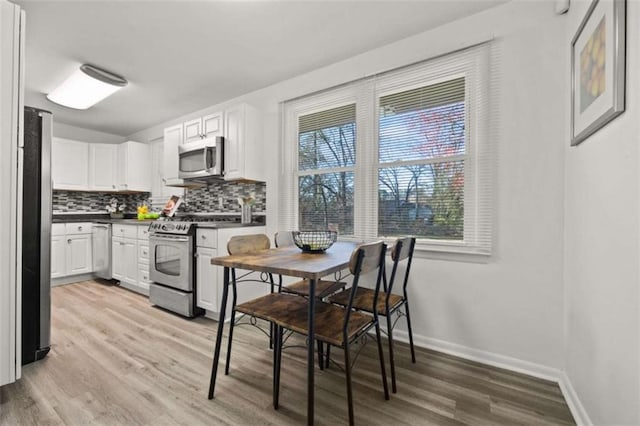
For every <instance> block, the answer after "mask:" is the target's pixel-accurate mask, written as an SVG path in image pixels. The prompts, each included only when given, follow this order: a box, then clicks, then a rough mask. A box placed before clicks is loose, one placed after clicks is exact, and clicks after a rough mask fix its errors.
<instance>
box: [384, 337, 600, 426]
mask: <svg viewBox="0 0 640 426" xmlns="http://www.w3.org/2000/svg"><path fill="white" fill-rule="evenodd" d="M393 337H394V340H397V341H400V342H405V343H409V335H408V334H407V332H406V331H404V330H398V329H396V330H395V331H394V332H393ZM413 343H414V344H415V345H416V346H419V347H422V348H427V349H432V350H434V351H438V352H443V353H446V354H449V355H453V356H457V357H460V358H464V359H468V360H470V361H476V362H480V363H482V364H487V365H491V366H493V367H498V368H504V369H505V370H509V371H514V372H516V373H521V374H526V375H528V376H533V377H537V378H539V379H544V380H549V381H552V382H555V383H558V386H560V391H561V392H562V396H563V397H564V399H565V401H566V402H567V405H568V406H569V410H570V411H571V414H572V415H573V419H574V420H575V421H576V424H577V425H578V426H593V423H592V422H591V420H590V419H589V416H588V414H587V411H586V410H585V409H584V406H583V405H582V403H581V402H580V398H578V394H577V393H576V392H575V390H574V389H573V386H572V385H571V381H570V380H569V377H568V376H567V374H566V373H565V372H564V371H562V370H560V369H557V368H552V367H547V366H544V365H540V364H536V363H533V362H529V361H524V360H521V359H517V358H512V357H509V356H505V355H499V354H496V353H493V352H487V351H482V350H479V349H474V348H470V347H468V346H463V345H459V344H456V343H451V342H446V341H444V340H438V339H433V338H430V337H424V336H416V335H415V334H414V335H413Z"/></svg>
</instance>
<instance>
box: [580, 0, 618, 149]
mask: <svg viewBox="0 0 640 426" xmlns="http://www.w3.org/2000/svg"><path fill="white" fill-rule="evenodd" d="M625 38H626V0H593V2H592V3H591V5H590V6H589V10H587V13H586V15H585V17H584V18H583V20H582V22H581V23H580V26H579V27H578V31H577V32H576V35H575V36H574V37H573V39H572V40H571V145H572V146H575V145H578V144H579V143H581V142H582V141H584V140H585V139H587V138H588V137H589V136H591V135H592V134H594V133H595V132H597V131H598V130H600V129H601V128H602V127H604V126H605V125H606V124H607V123H609V122H610V121H611V120H613V119H614V118H616V117H617V116H618V115H620V114H622V113H623V112H624V109H625V90H626V89H625V85H626V82H625V79H626V72H625V71H626V70H625V67H626V50H625V49H626V47H625V46H626V40H625Z"/></svg>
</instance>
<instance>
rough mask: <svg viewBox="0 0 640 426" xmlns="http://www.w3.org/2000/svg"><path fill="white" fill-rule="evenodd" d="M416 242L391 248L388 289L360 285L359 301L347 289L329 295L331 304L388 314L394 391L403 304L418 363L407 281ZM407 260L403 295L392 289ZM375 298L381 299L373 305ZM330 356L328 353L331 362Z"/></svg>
mask: <svg viewBox="0 0 640 426" xmlns="http://www.w3.org/2000/svg"><path fill="white" fill-rule="evenodd" d="M415 245H416V239H415V237H405V238H398V239H397V240H396V243H395V244H394V246H393V248H392V249H391V259H392V260H393V266H392V269H391V276H390V278H389V282H388V285H387V279H386V273H385V274H384V281H383V285H384V287H383V290H384V292H380V291H379V289H378V290H373V289H369V288H358V290H357V294H356V296H355V300H352V298H351V297H347V295H346V294H345V293H346V292H342V293H338V294H336V295H334V296H332V297H330V298H329V301H330V302H331V303H335V304H337V305H340V306H352V307H353V309H355V310H357V311H364V312H368V313H370V314H371V313H373V314H374V315H383V316H384V317H386V320H387V337H388V339H389V363H390V365H391V389H392V391H393V393H396V392H397V387H396V369H395V358H394V349H393V328H394V327H395V325H396V322H397V321H398V319H399V317H400V315H402V313H401V311H400V308H402V307H403V306H404V307H405V309H404V311H405V312H404V315H405V316H406V317H407V329H408V334H409V346H410V348H411V362H412V363H414V364H415V363H416V354H415V350H414V347H413V332H412V330H411V316H410V314H409V295H408V293H407V284H408V282H409V273H410V271H411V261H412V260H413V251H414V249H415ZM405 259H406V260H407V266H406V270H405V274H404V278H403V283H402V292H403V295H402V296H400V295H398V294H394V293H392V290H393V284H394V282H395V278H396V272H397V270H398V265H399V263H400V262H401V261H403V260H405ZM378 293H380V294H378ZM381 296H382V297H384V299H383V300H381ZM372 299H375V300H377V302H375V303H374V304H371V300H372ZM373 306H376V307H377V309H372V308H373ZM396 312H397V313H398V315H399V316H398V318H396V320H395V321H394V322H393V323H392V321H391V320H392V319H391V316H392V315H393V314H394V313H396ZM328 359H329V355H328V354H327V361H328Z"/></svg>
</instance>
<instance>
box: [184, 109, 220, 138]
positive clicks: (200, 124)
mask: <svg viewBox="0 0 640 426" xmlns="http://www.w3.org/2000/svg"><path fill="white" fill-rule="evenodd" d="M222 117H223V115H222V113H221V112H217V113H214V114H209V115H205V116H204V117H201V118H196V119H194V120H190V121H187V122H185V123H184V124H183V126H184V138H183V141H182V143H189V142H195V141H199V140H200V139H204V138H210V137H216V136H223V135H224V132H223V130H224V127H223V124H224V123H223V120H222Z"/></svg>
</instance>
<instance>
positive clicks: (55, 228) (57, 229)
mask: <svg viewBox="0 0 640 426" xmlns="http://www.w3.org/2000/svg"><path fill="white" fill-rule="evenodd" d="M65 228H66V227H65V224H64V223H54V224H52V225H51V236H64V234H65V233H66V231H65Z"/></svg>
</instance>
